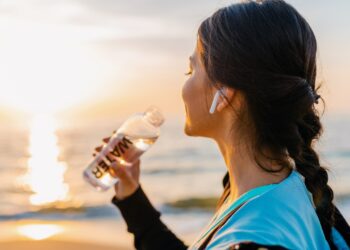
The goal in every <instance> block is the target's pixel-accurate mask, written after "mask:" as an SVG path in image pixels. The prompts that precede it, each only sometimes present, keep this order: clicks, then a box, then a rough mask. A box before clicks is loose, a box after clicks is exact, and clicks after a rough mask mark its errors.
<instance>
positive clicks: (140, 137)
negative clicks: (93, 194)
mask: <svg viewBox="0 0 350 250" xmlns="http://www.w3.org/2000/svg"><path fill="white" fill-rule="evenodd" d="M163 122H164V117H163V115H162V113H161V112H160V110H159V109H158V108H157V107H155V106H150V107H149V108H147V109H146V111H145V112H143V113H135V114H133V115H131V116H130V117H129V118H128V119H127V120H126V121H125V122H124V123H123V124H122V125H121V127H120V128H119V129H118V130H117V131H116V132H114V133H113V134H112V136H111V138H110V139H109V141H108V143H105V144H104V145H103V147H102V149H101V151H100V152H99V153H98V154H97V155H96V157H95V158H94V160H93V161H92V162H91V163H90V164H89V165H88V167H87V168H86V169H85V171H84V173H83V176H84V179H85V180H86V181H87V182H88V183H90V184H91V185H92V186H94V187H95V188H96V189H97V190H99V191H106V190H108V189H109V188H110V187H111V186H113V185H114V184H116V183H117V181H118V179H117V178H114V177H113V176H112V175H111V174H110V167H111V166H114V165H117V166H118V165H119V166H121V167H123V166H131V165H132V163H133V162H134V161H135V160H137V159H138V158H139V157H140V156H141V155H142V154H143V153H144V152H145V151H147V150H148V149H149V148H150V146H151V145H152V144H153V143H155V141H156V140H157V139H158V137H159V135H160V125H162V124H163ZM111 156H113V157H111Z"/></svg>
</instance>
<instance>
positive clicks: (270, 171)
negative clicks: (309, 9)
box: [112, 0, 350, 249]
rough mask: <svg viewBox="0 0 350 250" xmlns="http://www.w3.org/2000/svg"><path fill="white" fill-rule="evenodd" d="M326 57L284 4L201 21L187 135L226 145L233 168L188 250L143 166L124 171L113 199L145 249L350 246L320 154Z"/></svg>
mask: <svg viewBox="0 0 350 250" xmlns="http://www.w3.org/2000/svg"><path fill="white" fill-rule="evenodd" d="M316 52H317V43H316V38H315V35H314V33H313V31H312V29H311V27H310V26H309V24H308V23H307V21H306V20H305V19H304V18H303V17H302V16H301V15H300V14H299V13H298V12H297V11H296V10H295V9H294V8H293V7H292V6H291V5H289V4H288V3H286V2H284V1H282V0H265V1H264V0H263V1H245V2H242V3H236V4H232V5H229V6H227V7H223V8H221V9H219V10H217V11H216V12H215V13H214V14H213V15H212V16H210V17H208V18H207V19H205V20H204V21H203V22H202V23H201V25H200V27H199V29H198V36H197V42H196V47H195V48H194V51H193V54H192V55H191V56H190V71H189V72H188V73H187V74H188V80H187V81H186V83H185V84H184V85H183V87H182V98H183V101H184V105H185V110H186V124H185V126H184V131H185V134H187V135H189V136H201V137H207V138H210V139H213V140H214V141H215V142H216V144H217V145H218V148H219V150H220V152H221V154H222V157H223V158H224V161H225V165H226V167H227V174H226V175H225V176H224V178H223V187H224V189H223V193H222V195H221V197H220V199H219V201H218V204H217V209H216V211H215V214H214V215H213V217H212V219H211V221H209V222H208V224H207V226H206V227H205V228H203V230H202V232H198V237H197V239H196V240H195V241H194V242H193V243H192V244H191V245H186V244H185V243H184V242H183V241H182V240H181V239H179V238H178V237H177V236H176V235H175V234H174V233H173V232H172V231H170V230H169V229H168V228H167V226H166V225H165V224H164V223H163V222H162V221H161V220H160V212H158V211H157V210H156V209H155V208H154V207H153V206H152V204H151V202H150V201H149V200H148V198H147V196H146V195H145V193H144V192H143V190H142V187H141V185H140V182H139V175H140V160H138V161H137V162H136V163H135V164H134V165H133V166H132V167H130V168H115V169H114V171H113V172H114V175H115V176H117V177H118V178H119V179H120V181H119V182H118V183H117V184H116V186H115V191H116V192H115V196H114V197H113V199H112V202H113V203H114V204H115V205H116V206H117V207H118V208H119V209H120V211H121V214H122V216H123V218H124V219H125V221H126V223H127V228H128V231H129V232H130V233H132V234H134V246H135V248H137V249H349V246H350V227H349V225H348V223H347V222H346V220H345V219H344V218H343V216H342V215H341V213H340V211H339V210H338V209H337V208H336V206H335V205H334V203H333V196H334V194H333V191H332V189H331V187H330V186H329V185H328V173H327V171H328V170H327V169H326V167H324V166H321V165H320V160H319V156H318V154H317V152H316V151H315V149H314V143H315V142H316V141H317V140H318V139H319V138H320V136H321V134H322V130H323V126H322V124H321V122H320V115H319V111H318V104H320V101H322V103H324V100H323V99H322V97H321V96H320V95H319V94H318V93H317V92H318V89H319V86H318V87H317V86H316V73H317V71H316ZM194 181H201V180H194ZM165 192H166V190H165Z"/></svg>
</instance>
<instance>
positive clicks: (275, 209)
mask: <svg viewBox="0 0 350 250" xmlns="http://www.w3.org/2000/svg"><path fill="white" fill-rule="evenodd" d="M245 241H251V242H257V243H259V244H265V245H276V244H277V245H280V246H284V247H286V248H293V247H296V246H298V245H299V246H305V247H306V248H308V247H309V249H317V246H322V245H324V244H326V241H325V237H324V234H323V232H322V228H321V225H320V222H319V220H318V217H317V214H316V212H315V210H314V208H313V206H312V203H311V201H310V200H309V197H308V195H307V191H306V188H305V187H304V184H303V181H302V179H301V178H300V177H299V176H298V175H297V173H293V175H292V176H291V177H290V178H288V180H286V181H284V182H283V183H280V184H278V185H276V187H274V188H273V189H271V190H269V191H267V192H265V193H263V194H261V195H259V196H257V197H254V198H253V199H251V200H250V201H248V202H247V203H246V204H244V205H243V206H242V207H241V208H240V209H238V210H237V211H236V212H235V213H234V214H233V215H232V216H231V217H230V218H229V219H228V220H227V221H226V223H225V224H224V225H223V226H222V227H221V228H220V229H219V230H218V231H217V232H216V234H215V235H214V236H213V241H212V246H214V245H216V246H222V247H224V246H225V247H226V248H222V249H227V246H231V245H232V244H238V243H241V242H245ZM321 248H322V247H321ZM233 249H234V248H233ZM238 249H239V248H238ZM245 249H254V248H245ZM268 249H269V248H268Z"/></svg>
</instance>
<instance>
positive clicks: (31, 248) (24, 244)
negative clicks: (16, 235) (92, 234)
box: [1, 240, 131, 250]
mask: <svg viewBox="0 0 350 250" xmlns="http://www.w3.org/2000/svg"><path fill="white" fill-rule="evenodd" d="M1 248H3V249H6V250H47V249H52V250H61V249H65V250H75V249H84V250H96V249H100V250H124V249H125V250H126V249H131V248H123V247H111V246H103V245H93V244H83V243H74V242H64V241H50V240H46V241H15V242H2V243H1Z"/></svg>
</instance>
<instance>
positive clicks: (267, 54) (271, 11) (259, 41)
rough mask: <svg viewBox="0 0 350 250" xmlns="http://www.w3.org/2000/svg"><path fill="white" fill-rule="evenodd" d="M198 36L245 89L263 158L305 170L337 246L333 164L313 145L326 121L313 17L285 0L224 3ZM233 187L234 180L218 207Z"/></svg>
mask: <svg viewBox="0 0 350 250" xmlns="http://www.w3.org/2000/svg"><path fill="white" fill-rule="evenodd" d="M198 44H199V46H198V48H199V53H200V56H201V60H202V62H203V64H204V66H205V68H206V72H207V74H208V76H209V78H210V79H211V80H212V82H213V83H214V84H215V85H217V84H218V85H217V86H216V87H217V88H218V87H219V84H221V85H225V86H228V87H231V88H234V89H235V90H237V91H239V92H240V93H241V94H242V95H243V96H244V100H245V106H244V109H242V110H241V112H239V113H237V115H238V117H239V118H240V121H241V122H240V124H241V126H240V129H242V132H245V133H240V134H244V135H248V134H249V137H248V138H249V141H250V142H251V144H252V145H251V150H252V152H253V154H254V157H255V161H256V162H257V164H258V165H259V166H260V167H261V168H262V169H264V170H265V171H268V172H272V173H274V172H279V171H281V170H282V169H284V168H285V167H287V168H294V167H295V168H296V170H297V171H298V172H299V173H301V174H302V175H303V176H304V179H305V185H306V187H307V188H308V190H309V191H310V192H311V193H312V195H313V201H314V204H315V206H316V213H317V215H318V218H319V220H320V222H321V225H322V229H323V231H324V234H325V236H326V239H327V241H328V242H329V243H330V246H331V247H332V248H335V246H334V244H333V242H332V239H331V227H332V226H333V225H334V210H335V206H334V204H333V191H332V189H331V187H330V186H329V185H328V184H327V183H328V173H327V171H329V170H328V169H327V168H326V167H324V166H321V165H320V162H319V157H318V154H317V153H316V152H315V150H314V148H313V142H314V140H317V139H319V137H320V135H321V134H322V132H323V131H322V130H323V128H322V125H321V122H320V116H319V112H318V110H317V109H316V108H315V105H314V103H315V100H316V99H315V98H316V97H319V96H318V95H317V94H316V93H317V90H318V89H319V88H320V85H319V86H318V87H317V88H316V86H315V82H316V50H317V44H316V39H315V35H314V33H313V31H312V29H311V27H310V26H309V24H308V23H307V21H306V20H305V19H304V18H303V17H302V16H301V15H300V14H299V13H298V12H297V11H296V10H295V9H294V8H293V7H292V6H291V5H289V4H288V3H286V2H284V1H282V0H265V1H245V2H242V3H237V4H232V5H230V6H227V7H224V8H221V9H219V10H217V11H216V12H215V13H214V14H213V15H212V16H211V17H209V18H207V19H206V20H204V21H203V22H202V24H201V25H200V27H199V30H198ZM321 100H322V103H323V104H324V100H323V99H322V98H321ZM232 107H233V106H232ZM235 112H237V111H235ZM243 130H244V131H243ZM265 149H267V151H265ZM266 152H269V153H266ZM259 159H270V160H273V161H276V162H278V163H279V165H280V166H282V167H281V169H279V170H272V169H270V168H269V167H266V166H264V165H263V164H262V163H261V162H260V161H259ZM290 159H293V160H294V163H293V165H295V166H291V164H290ZM228 194H229V183H228V184H227V185H226V188H225V189H224V192H223V194H222V197H221V199H220V200H219V202H218V207H219V206H220V205H221V204H222V202H223V200H224V198H225V197H226V196H227V195H228Z"/></svg>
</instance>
